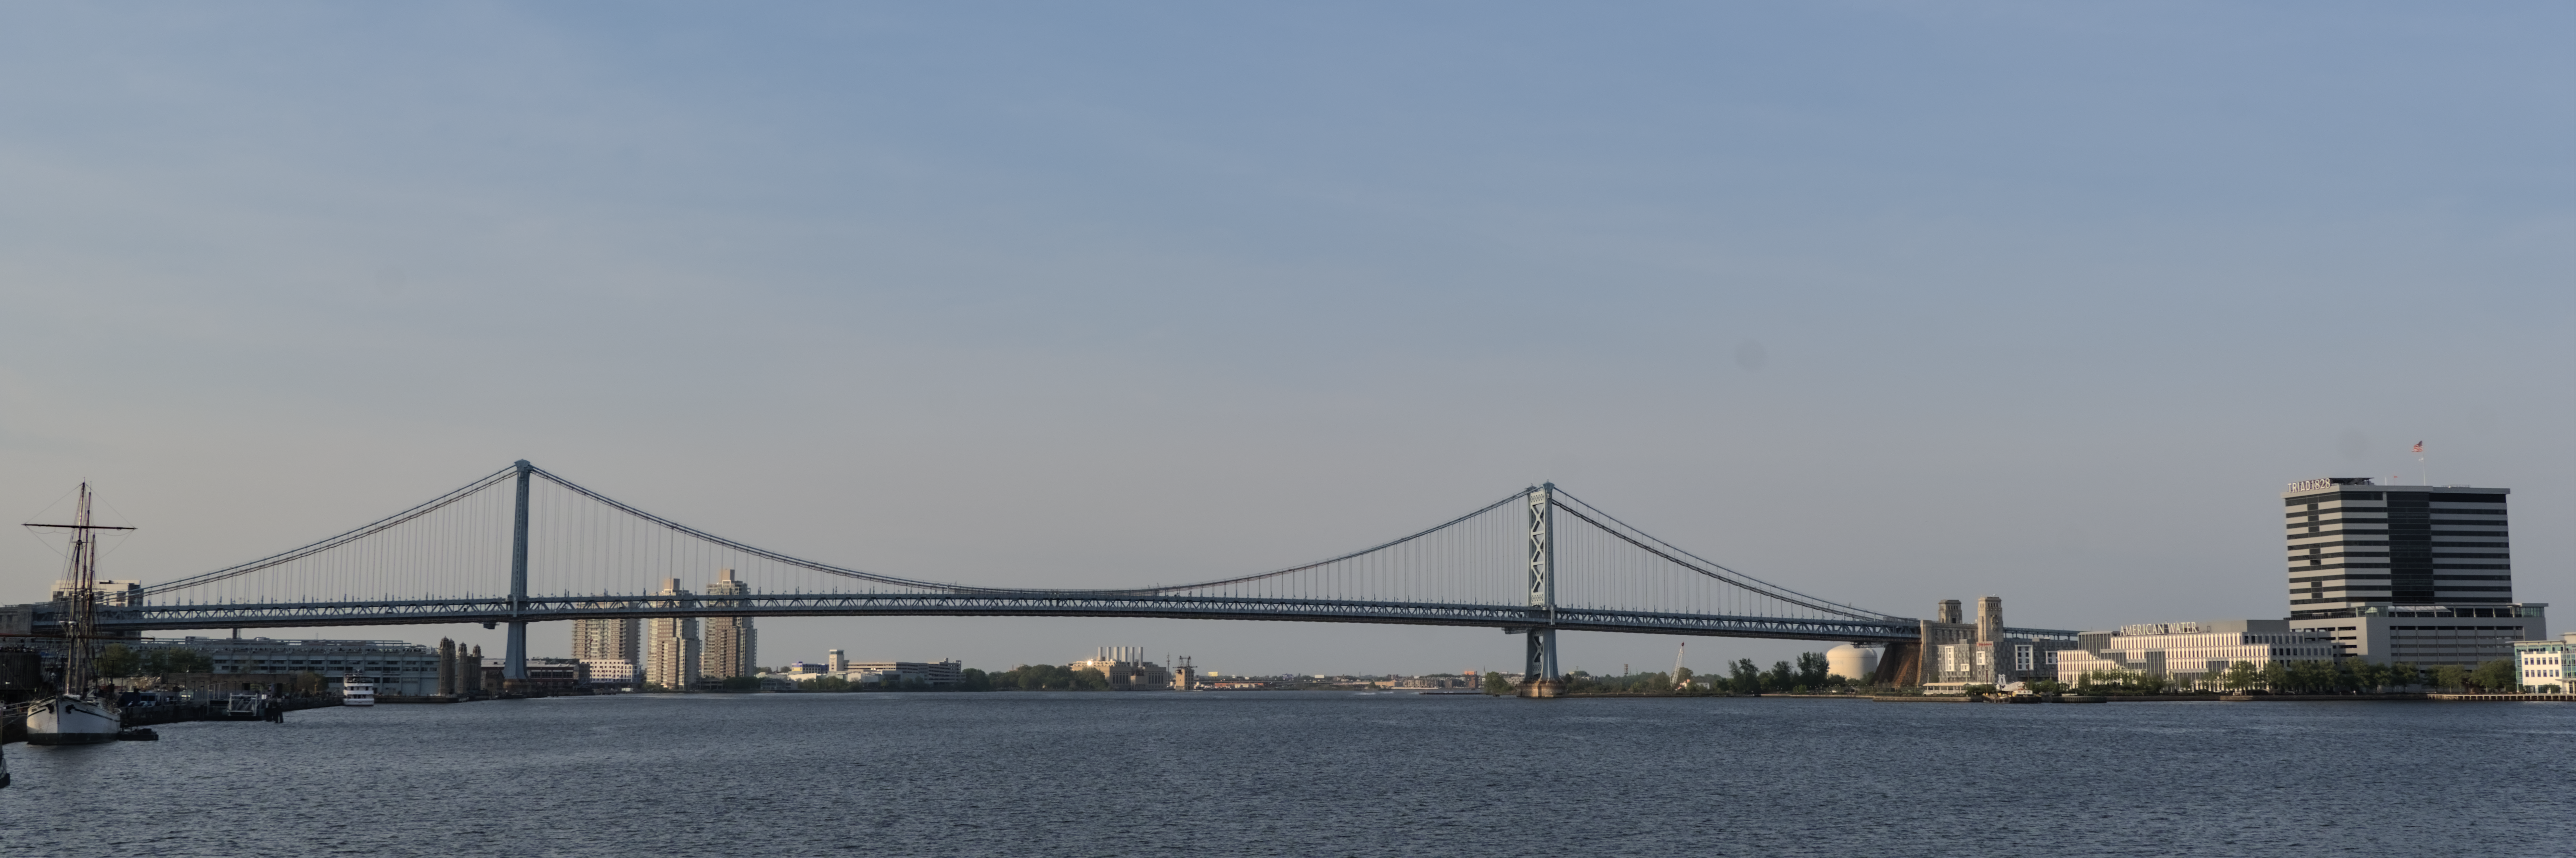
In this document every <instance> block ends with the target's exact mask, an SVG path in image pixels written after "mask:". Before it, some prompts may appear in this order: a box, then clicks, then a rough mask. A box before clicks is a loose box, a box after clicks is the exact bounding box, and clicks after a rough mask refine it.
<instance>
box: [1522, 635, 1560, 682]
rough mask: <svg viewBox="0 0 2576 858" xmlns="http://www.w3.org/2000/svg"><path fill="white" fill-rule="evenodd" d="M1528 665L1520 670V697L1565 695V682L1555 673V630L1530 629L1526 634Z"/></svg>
mask: <svg viewBox="0 0 2576 858" xmlns="http://www.w3.org/2000/svg"><path fill="white" fill-rule="evenodd" d="M1528 635H1529V640H1528V642H1527V643H1528V647H1527V649H1528V651H1529V659H1528V663H1527V664H1526V665H1524V666H1523V667H1522V668H1521V682H1520V696H1522V697H1529V698H1543V697H1555V696H1558V695H1561V694H1564V693H1565V681H1564V680H1562V679H1558V678H1557V673H1556V630H1555V629H1531V630H1529V632H1528Z"/></svg>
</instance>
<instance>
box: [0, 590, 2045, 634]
mask: <svg viewBox="0 0 2576 858" xmlns="http://www.w3.org/2000/svg"><path fill="white" fill-rule="evenodd" d="M51 607H52V606H50V605H38V606H36V609H37V611H36V616H35V617H33V618H32V619H34V620H35V625H36V627H37V628H36V631H37V633H38V634H46V633H48V632H51V631H52V630H53V628H54V627H55V621H56V618H55V617H54V616H53V612H52V610H51ZM904 616H917V617H1160V618H1166V619H1195V620H1211V619H1224V620H1278V621H1293V622H1329V623H1395V624H1404V625H1432V626H1484V627H1488V628H1499V629H1502V630H1504V631H1506V632H1521V631H1527V630H1529V629H1532V628H1554V629H1557V630H1560V631H1587V632H1636V633H1644V634H1668V635H1709V636H1722V637H1745V638H1785V639H1792V640H1818V641H1849V642H1853V643H1910V642H1917V641H1920V640H1921V639H1922V637H1921V631H1920V629H1919V628H1918V627H1917V626H1916V624H1915V623H1914V622H1913V621H1910V620H1897V621H1877V620H1856V619H1801V618H1788V617H1748V616H1728V615H1720V614H1672V613H1652V612H1640V611H1625V610H1599V609H1586V608H1569V607H1564V606H1558V607H1556V608H1555V609H1554V610H1553V611H1552V612H1551V611H1550V610H1548V609H1544V608H1532V607H1530V606H1526V605H1476V604H1440V603H1423V602H1378V601H1348V600H1330V599H1253V598H1232V597H1215V596H1171V595H1155V594H1147V593H1101V592H1097V591H1094V592H1084V593H1075V592H1060V591H1044V590H986V591H973V592H964V593H808V594H795V593H768V594H753V595H745V596H723V597H704V596H699V597H660V596H655V597H615V596H596V595H593V596H548V597H530V598H528V599H525V600H524V601H522V602H520V604H519V605H518V606H517V607H516V608H515V609H514V608H513V607H512V605H511V603H510V599H509V597H507V596H490V597H481V598H462V599H421V600H412V601H365V602H355V601H353V602H271V603H215V604H196V605H142V606H136V607H111V606H101V607H100V608H99V609H98V624H99V628H100V630H101V631H104V632H111V633H112V632H142V631H161V630H175V629H217V628H286V627H294V628H302V627H319V626H378V625H416V624H428V623H480V624H483V625H485V626H487V627H489V626H492V625H495V624H499V623H510V622H544V621H549V620H572V619H584V618H605V617H638V618H652V617H904ZM2006 632H2007V633H2008V634H2011V635H2014V636H2017V637H2031V638H2040V639H2065V640H2073V639H2074V637H2075V632H2072V631H2063V630H2056V629H2007V630H2006Z"/></svg>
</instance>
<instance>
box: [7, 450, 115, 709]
mask: <svg viewBox="0 0 2576 858" xmlns="http://www.w3.org/2000/svg"><path fill="white" fill-rule="evenodd" d="M27 526H28V527H51V528H60V529H63V530H69V531H71V532H72V546H71V547H72V551H71V555H70V558H69V569H67V570H66V571H68V572H69V573H70V574H69V575H68V576H67V577H69V578H70V580H71V582H72V591H71V593H70V599H71V604H70V605H69V606H68V607H69V608H70V609H71V625H70V628H68V629H66V630H65V634H64V637H66V638H69V640H68V641H67V643H68V644H69V645H70V646H69V648H68V649H67V650H66V651H65V652H64V653H63V687H62V693H64V694H84V693H87V692H88V691H89V683H90V675H89V674H90V670H91V663H92V662H93V661H95V660H96V659H97V657H98V653H96V652H95V651H94V650H95V649H96V647H97V640H98V534H97V533H95V531H101V530H133V529H134V528H131V527H111V526H106V525H95V524H91V523H89V484H88V483H82V484H81V486H80V503H79V505H77V506H74V507H73V508H72V523H70V524H29V525H27Z"/></svg>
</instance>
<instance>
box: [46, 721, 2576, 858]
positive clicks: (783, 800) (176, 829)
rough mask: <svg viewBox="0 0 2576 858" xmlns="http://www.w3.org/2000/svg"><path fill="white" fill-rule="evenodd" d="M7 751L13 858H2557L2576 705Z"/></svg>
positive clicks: (738, 727)
mask: <svg viewBox="0 0 2576 858" xmlns="http://www.w3.org/2000/svg"><path fill="white" fill-rule="evenodd" d="M159 729H160V731H161V736H162V740H161V741H159V742H124V743H118V744H113V745H103V746H94V747H88V748H34V747H29V746H26V745H10V746H9V747H8V748H7V754H8V760H9V764H10V767H11V768H12V770H13V771H14V772H15V773H16V775H17V779H18V785H17V786H15V787H11V788H9V789H5V790H0V854H6V855H75V854H93V855H108V854H127V855H148V854H172V855H214V854H229V855H323V854H364V855H512V856H524V855H634V854H648V855H670V856H681V855H760V856H769V858H776V856H796V855H832V854H883V855H978V856H981V855H1012V856H1038V855H1135V854H1177V855H1200V854H1204V855H1301V856H1302V855H1835V856H1840V855H1867V856H1879V855H1886V856H1911V855H2035V856H2036V855H2049V856H2054V855H2069V854H2086V855H2292V854H2298V855H2315V854H2329V855H2554V856H2563V855H2568V854H2571V847H2569V846H2568V845H2567V844H2569V843H2571V842H2576V753H2571V752H2576V705H2570V704H2439V703H2325V704H2317V703H2268V704H2265V703H2255V704H2219V703H2133V704H2110V705H2100V706H1977V705H1935V704H1889V703H1876V704H1873V703H1868V702H1854V701H1837V700H1789V699H1778V698H1773V699H1708V700H1676V699H1614V700H1559V701H1522V700H1512V699H1492V698H1484V697H1423V696H1415V695H1357V694H1347V693H1311V692H1308V693H1300V692H1271V693H1232V694H1105V693H1104V694H1041V693H995V694H807V695H787V694H776V695H749V696H731V695H706V696H692V697H668V696H652V697H623V698H619V697H603V698H570V699H558V700H531V701H502V702H488V703H471V704H463V705H452V706H379V707H375V708H373V709H329V710H315V711H307V712H297V713H293V714H290V715H289V716H287V723H285V724H283V725H270V724H257V723H238V724H177V725H169V726H164V727H161V728H159Z"/></svg>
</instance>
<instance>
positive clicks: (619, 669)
mask: <svg viewBox="0 0 2576 858" xmlns="http://www.w3.org/2000/svg"><path fill="white" fill-rule="evenodd" d="M581 664H582V667H584V668H587V669H588V670H589V671H590V684H591V687H593V688H627V689H632V688H634V687H636V686H637V685H638V684H641V683H642V682H643V680H644V672H643V671H642V670H638V669H636V667H635V662H632V661H628V660H626V659H622V658H585V659H581Z"/></svg>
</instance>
